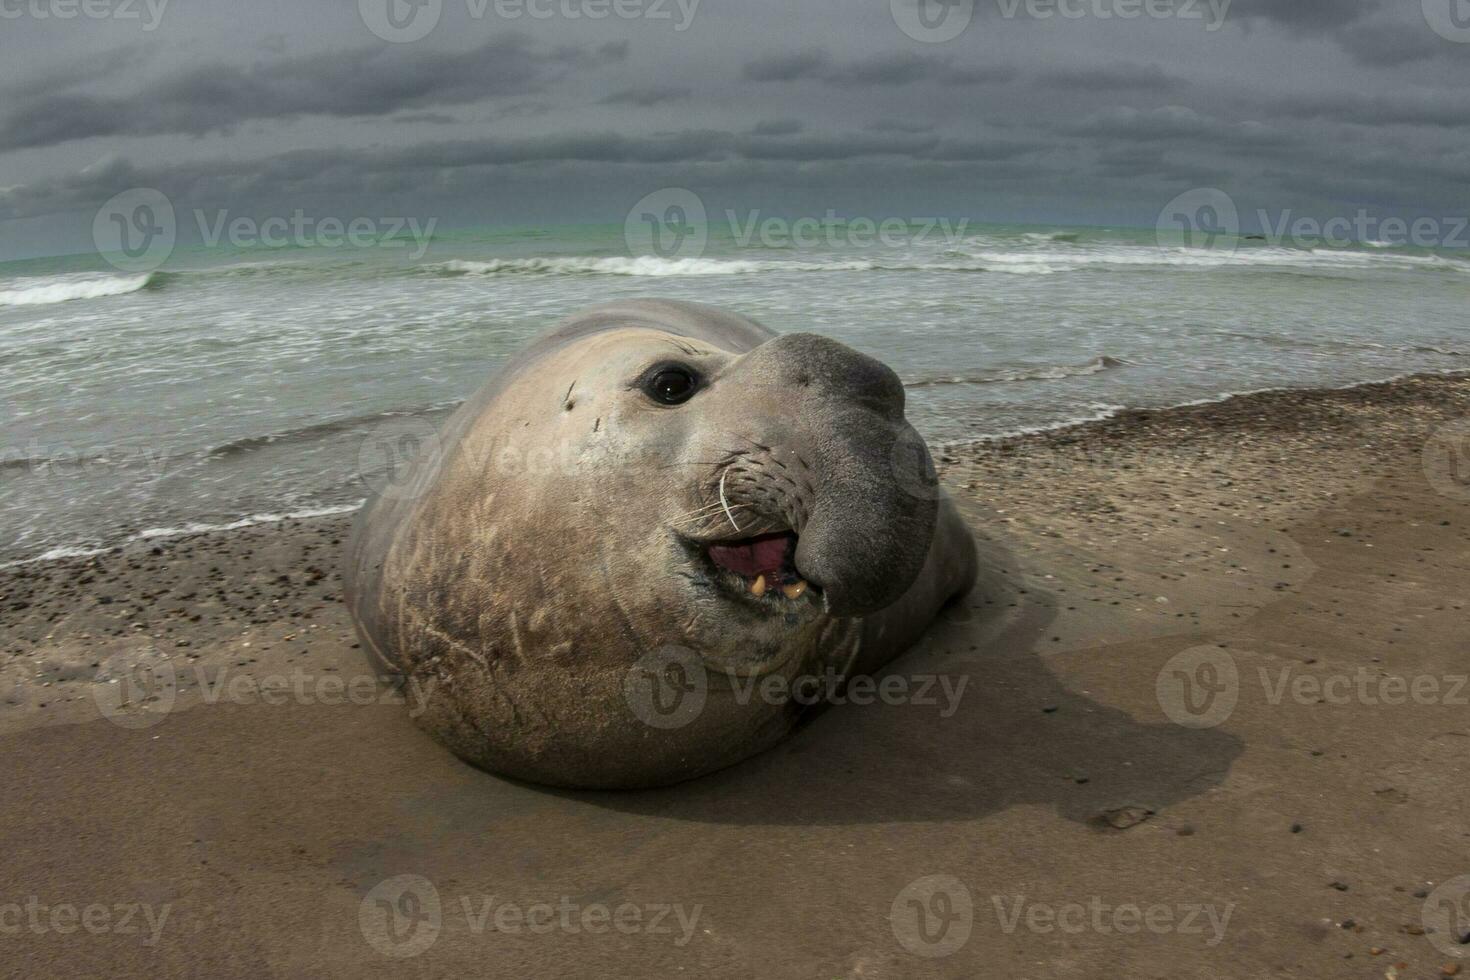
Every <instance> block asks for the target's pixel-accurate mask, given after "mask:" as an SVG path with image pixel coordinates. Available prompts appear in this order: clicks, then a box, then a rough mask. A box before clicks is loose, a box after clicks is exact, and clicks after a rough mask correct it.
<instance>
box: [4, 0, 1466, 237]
mask: <svg viewBox="0 0 1470 980" xmlns="http://www.w3.org/2000/svg"><path fill="white" fill-rule="evenodd" d="M161 2H162V0H151V5H150V4H149V2H148V0H0V76H3V83H4V84H3V91H4V93H5V97H4V99H3V100H0V219H3V220H0V233H3V234H0V258H7V257H16V256H21V255H28V254H29V255H34V254H44V253H47V252H54V251H63V250H76V249H79V248H81V247H82V243H83V242H85V241H86V240H88V238H89V235H90V232H89V229H90V227H91V222H92V218H93V216H94V214H95V211H96V209H97V207H98V206H99V205H101V204H102V203H103V202H104V201H106V200H107V199H109V198H110V197H111V196H112V195H114V194H117V193H119V192H121V191H124V190H127V189H129V188H133V187H153V188H158V189H159V190H161V191H163V192H164V193H165V194H166V195H168V196H169V198H170V199H172V200H173V201H174V203H175V204H176V206H177V207H179V208H181V209H185V210H187V209H192V208H203V209H206V210H210V211H217V210H221V209H224V210H228V211H229V212H231V213H239V214H250V215H254V216H257V217H264V216H269V215H276V214H281V215H289V214H291V213H292V212H293V211H295V210H297V209H303V210H305V211H306V212H308V213H309V214H315V215H333V216H337V217H340V218H343V219H350V218H352V217H354V216H358V215H363V216H369V217H388V216H409V215H413V216H417V217H419V218H420V219H427V218H430V217H437V218H438V219H439V223H440V225H441V227H445V226H450V227H452V226H456V225H468V224H506V225H521V224H528V223H529V224H557V223H577V222H622V220H623V218H624V216H625V215H626V214H627V211H628V209H629V208H630V207H631V206H632V205H633V203H634V202H636V201H637V200H638V199H639V198H641V197H642V196H643V195H645V194H648V193H649V192H651V191H654V190H657V189H659V188H663V187H670V186H683V187H689V188H692V189H694V190H695V191H697V192H698V193H699V194H700V195H701V197H703V198H704V199H705V201H706V202H707V203H708V205H709V207H710V208H711V209H712V210H715V211H722V210H723V209H725V208H735V209H753V208H761V209H763V210H765V211H766V212H769V213H775V212H779V213H782V214H785V215H788V216H797V215H803V214H816V215H821V214H823V213H825V212H826V211H827V210H828V209H833V210H835V211H837V212H838V213H840V214H845V215H852V216H855V215H866V216H871V217H874V218H882V217H886V216H928V215H953V216H961V215H964V216H969V217H972V218H973V219H975V220H994V221H1030V222H1039V223H1052V222H1055V223H1090V224H1110V223H1126V224H1135V225H1143V226H1150V225H1152V224H1153V223H1154V220H1155V217H1156V216H1157V214H1158V212H1159V209H1160V208H1161V207H1162V206H1163V205H1164V204H1165V202H1167V201H1168V200H1170V199H1171V198H1172V197H1174V196H1175V195H1176V194H1179V193H1180V192H1182V191H1185V190H1188V189H1191V188H1194V187H1202V186H1215V187H1220V188H1223V189H1225V190H1227V191H1228V192H1229V193H1230V194H1231V195H1232V196H1234V197H1235V198H1236V199H1237V200H1238V201H1239V202H1240V204H1241V207H1242V209H1243V211H1244V212H1245V213H1246V215H1247V216H1246V218H1245V220H1246V223H1247V225H1249V224H1251V223H1252V218H1250V217H1249V214H1250V213H1251V212H1253V210H1254V209H1255V208H1258V207H1259V208H1268V209H1273V210H1277V211H1279V210H1280V209H1284V208H1292V209H1294V210H1295V211H1296V212H1297V213H1309V214H1315V215H1319V216H1323V217H1327V216H1332V215H1338V214H1347V215H1351V214H1353V213H1355V212H1356V210H1357V209H1359V208H1368V209H1370V210H1373V211H1374V212H1376V213H1378V214H1380V215H1388V214H1395V215H1400V216H1405V217H1417V216H1421V215H1428V216H1433V217H1440V218H1445V217H1452V216H1457V215H1464V214H1466V213H1467V211H1470V142H1467V138H1466V137H1467V134H1470V98H1467V97H1466V93H1467V92H1470V16H1464V15H1470V9H1464V8H1470V3H1466V2H1465V0H1423V2H1422V3H1421V0H1234V2H1233V3H1230V4H1229V5H1228V7H1227V8H1226V9H1224V10H1221V5H1222V4H1223V3H1224V0H1214V6H1213V7H1211V6H1210V3H1209V0H1199V2H1198V3H1195V2H1194V0H1059V2H1060V3H1061V5H1062V6H1063V7H1065V8H1067V13H1069V14H1079V13H1080V16H1062V15H1061V12H1060V11H1057V12H1055V13H1053V15H1052V16H1050V17H1045V16H1034V15H1037V14H1044V13H1046V12H1048V11H1051V10H1052V9H1053V8H1052V7H1051V6H1049V5H1048V4H1047V2H1046V0H976V3H975V7H974V12H973V17H972V18H971V20H970V22H969V24H968V26H967V27H966V28H965V29H964V30H963V31H961V32H960V33H959V34H958V35H957V36H955V37H953V38H951V39H948V40H944V41H933V40H923V39H921V38H923V37H924V36H925V33H926V30H928V29H926V28H925V27H924V24H925V23H928V24H929V25H931V27H932V26H933V25H936V24H937V25H939V26H938V27H937V28H934V29H933V30H930V31H929V35H930V36H933V35H934V34H944V33H948V28H950V27H952V26H953V25H955V24H957V23H960V21H956V20H953V19H951V20H947V21H946V20H944V19H943V18H942V17H940V16H939V15H940V14H942V13H943V10H942V8H938V7H935V6H931V7H929V8H927V9H926V10H924V11H919V10H915V9H913V8H912V7H911V6H904V4H913V3H920V2H922V3H926V4H931V5H932V4H934V3H935V0H896V3H897V4H898V6H897V7H896V8H895V6H894V5H893V4H891V3H890V2H889V0H827V2H821V0H800V2H793V0H698V3H697V4H696V5H694V6H693V7H692V9H691V4H694V0H683V3H682V5H681V4H680V3H679V0H487V2H485V3H482V2H481V0H415V3H416V4H418V5H417V6H415V5H413V4H410V3H407V2H405V0H361V3H359V0H249V2H244V0H167V2H166V4H165V5H164V6H163V7H162V9H160V7H159V4H160V3H161ZM390 2H391V3H392V4H394V8H393V11H392V12H393V13H394V14H395V15H396V20H395V21H394V22H390V20H389V18H388V13H389V11H388V10H387V9H386V4H387V3H390ZM953 2H955V3H956V4H958V6H956V7H955V8H954V9H952V10H951V11H950V15H951V17H962V16H963V15H964V14H965V12H966V11H965V7H964V3H965V0H953ZM1051 2H1052V3H1055V2H1058V0H1051ZM522 3H524V4H528V5H530V6H532V7H535V8H537V9H536V13H538V14H549V15H550V16H531V15H530V13H529V12H528V11H525V9H524V8H523V7H522V6H521V4H522ZM375 4H376V6H375ZM614 4H617V5H618V6H617V7H614ZM1150 5H1151V7H1152V9H1151V10H1150V9H1148V8H1149V6H1150ZM1457 5H1458V6H1457ZM1139 8H1144V9H1143V11H1142V15H1141V16H1137V17H1132V18H1126V17H1124V16H1122V14H1125V13H1128V12H1130V11H1138V10H1139ZM619 11H620V12H621V14H622V16H620V15H619ZM72 12H74V13H75V16H73V17H71V18H68V19H63V18H61V17H59V16H57V15H59V14H65V13H72ZM517 12H520V13H521V16H519V17H515V16H511V15H513V14H515V13H517ZM601 12H607V13H608V16H606V17H603V18H601V19H593V18H592V17H591V16H589V15H592V14H596V13H601ZM568 13H573V14H580V15H581V16H576V17H572V16H568ZM640 13H641V16H634V17H630V16H627V15H628V14H640ZM921 13H927V14H930V15H933V16H930V18H929V19H928V20H927V21H922V20H920V18H919V14H921ZM42 14H44V15H45V16H40V15H42ZM1109 14H1111V15H1113V16H1106V15H1109ZM1161 14H1169V15H1168V16H1159V15H1161ZM1455 14H1458V15H1462V16H1460V19H1454V18H1453V17H1452V15H1455ZM101 15H105V16H101ZM1222 15H1223V16H1222ZM436 17H437V20H436V19H435V18H436ZM416 18H417V19H416ZM394 23H397V24H398V25H400V27H399V28H395V27H394V26H393V24H394ZM430 24H432V29H431V30H429V29H428V26H429V25H430ZM404 25H406V26H404ZM1461 25H1463V26H1461ZM904 26H907V27H908V28H909V31H908V32H907V33H906V32H905V30H904V29H903V27H904ZM374 27H376V28H377V33H375V32H374ZM425 30H426V31H427V33H425V34H424V36H423V37H420V38H418V39H417V40H410V41H390V40H384V39H383V38H382V37H380V36H379V34H388V35H393V34H394V33H395V31H397V32H398V36H400V37H401V36H405V35H412V34H415V33H422V32H423V31H425ZM911 35H919V37H915V36H911ZM1456 38H1460V40H1456Z"/></svg>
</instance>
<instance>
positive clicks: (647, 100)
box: [601, 85, 691, 108]
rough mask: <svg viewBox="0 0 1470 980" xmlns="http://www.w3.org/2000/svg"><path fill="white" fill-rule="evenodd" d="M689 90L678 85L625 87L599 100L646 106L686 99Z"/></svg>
mask: <svg viewBox="0 0 1470 980" xmlns="http://www.w3.org/2000/svg"><path fill="white" fill-rule="evenodd" d="M690 94H691V90H690V89H688V88H685V87H683V86H678V85H666V86H660V85H650V86H648V87H646V88H625V89H622V90H621V91H618V92H614V93H612V94H611V95H609V96H607V97H605V98H604V99H602V100H601V104H602V105H635V106H641V107H643V108H647V107H648V106H651V105H658V104H659V103H660V102H676V101H679V100H680V99H687V98H689V96H690Z"/></svg>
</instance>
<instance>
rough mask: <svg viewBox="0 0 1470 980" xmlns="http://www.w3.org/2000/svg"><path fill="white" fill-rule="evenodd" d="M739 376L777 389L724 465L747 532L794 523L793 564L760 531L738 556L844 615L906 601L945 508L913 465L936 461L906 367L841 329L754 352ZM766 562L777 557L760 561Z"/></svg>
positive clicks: (738, 380) (733, 379)
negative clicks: (916, 412) (921, 430)
mask: <svg viewBox="0 0 1470 980" xmlns="http://www.w3.org/2000/svg"><path fill="white" fill-rule="evenodd" d="M728 385H729V387H730V388H731V389H742V388H743V389H748V388H752V387H754V388H759V389H761V390H763V391H774V392H778V394H776V395H775V396H774V397H773V398H772V399H771V400H769V401H763V402H762V404H763V405H766V406H768V407H769V408H770V409H772V410H773V411H771V412H770V413H769V414H768V415H766V416H765V418H764V420H763V421H762V420H760V418H759V417H754V418H752V417H750V416H747V425H748V428H747V429H746V430H745V433H744V435H745V441H746V446H744V447H742V448H741V449H740V450H738V451H736V452H735V453H733V454H732V457H733V458H731V459H730V460H729V461H728V462H727V463H726V464H725V466H724V467H723V469H722V470H721V471H720V473H721V477H720V478H721V479H723V481H724V483H723V489H722V492H725V493H726V498H725V499H724V501H723V502H724V503H725V504H727V505H729V506H730V507H731V508H733V509H732V510H731V511H730V515H729V516H731V517H732V518H733V519H734V520H738V521H739V522H740V524H741V526H742V527H745V533H746V534H757V535H758V534H761V533H762V532H771V531H779V530H786V529H790V530H791V531H793V532H794V534H791V535H789V540H787V541H786V545H785V546H786V547H787V548H789V555H788V556H787V561H788V562H789V565H787V566H781V567H779V568H778V567H776V565H775V564H774V562H775V558H776V550H775V549H776V547H777V546H776V545H775V544H774V543H765V542H761V541H759V540H758V539H752V540H754V541H755V544H754V545H753V546H752V549H753V550H752V551H751V553H750V555H749V556H748V557H746V556H743V555H742V556H740V557H739V561H737V563H738V564H740V565H741V567H742V568H745V569H746V572H748V573H750V574H747V575H746V580H747V581H748V582H752V583H755V586H754V588H755V589H757V590H759V589H760V588H761V587H762V586H763V585H764V586H769V585H771V584H772V583H774V582H781V583H783V584H786V583H788V582H789V581H790V579H789V578H788V576H795V578H796V579H797V580H799V581H800V582H802V583H809V584H810V585H811V586H814V587H816V588H815V590H814V591H815V592H816V593H817V594H818V595H819V596H820V599H821V601H822V604H823V605H824V606H825V607H826V609H827V611H828V612H829V613H831V614H832V615H835V616H843V617H852V616H862V615H866V614H868V613H871V612H875V611H877V610H879V609H882V608H884V607H885V606H888V605H891V604H892V603H893V602H895V601H897V599H898V598H899V597H900V596H902V595H903V593H904V592H905V591H907V590H908V588H909V586H910V585H912V584H913V582H914V580H915V579H916V578H917V577H918V575H919V573H920V571H921V570H922V568H923V564H924V558H925V556H926V555H927V554H928V551H929V546H930V542H931V540H932V538H933V534H934V526H935V522H936V520H937V515H938V500H937V496H936V495H935V494H933V493H926V492H915V487H918V488H919V489H920V490H921V491H922V490H925V489H928V485H927V484H926V483H925V482H924V480H923V479H922V477H923V473H918V474H916V473H913V472H909V470H912V469H914V468H916V467H917V468H918V469H919V470H924V471H925V472H928V471H930V470H932V465H933V464H932V462H930V460H929V458H928V454H927V451H926V450H924V449H923V442H922V440H920V439H919V438H918V436H917V434H916V433H914V431H913V429H911V428H910V427H909V425H908V423H907V421H905V419H904V415H903V407H904V390H903V383H902V382H901V381H900V380H899V378H898V376H897V375H896V374H894V373H893V371H892V370H891V369H890V368H889V367H888V366H887V365H885V364H883V363H882V362H880V361H877V360H874V359H873V358H871V357H868V356H867V355H865V354H862V353H860V352H859V351H855V350H853V349H852V348H850V347H848V346H846V345H844V344H840V343H838V342H837V341H835V340H830V339H828V338H826V337H819V336H816V335H813V334H800V333H798V334H786V335H784V336H781V337H777V338H775V339H773V340H771V341H768V342H767V343H765V344H762V345H761V346H760V347H758V348H756V349H755V350H753V351H751V352H750V353H749V354H748V355H746V356H745V358H743V359H742V362H741V364H740V365H739V367H738V368H737V369H736V370H734V371H732V372H731V374H730V376H729V378H728ZM915 447H917V450H918V452H917V453H915V452H914V451H912V450H913V449H914V448H915ZM926 468H927V469H926ZM711 559H712V560H713V561H715V563H716V564H717V565H719V564H723V563H722V561H721V559H720V557H718V556H717V555H715V554H713V553H712V554H711ZM762 561H765V562H767V563H768V564H771V565H772V567H771V568H766V567H764V566H762V567H756V566H758V565H761V562H762ZM724 567H726V568H727V569H728V568H730V566H729V565H725V566H724ZM805 587H806V586H805V585H803V586H802V588H803V589H804V588H805ZM758 594H759V593H758ZM814 598H815V596H814Z"/></svg>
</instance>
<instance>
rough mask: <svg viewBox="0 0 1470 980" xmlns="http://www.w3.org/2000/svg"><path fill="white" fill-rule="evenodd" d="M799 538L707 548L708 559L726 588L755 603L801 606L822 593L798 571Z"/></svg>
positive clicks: (778, 536)
mask: <svg viewBox="0 0 1470 980" xmlns="http://www.w3.org/2000/svg"><path fill="white" fill-rule="evenodd" d="M796 541H797V538H796V535H795V534H794V533H793V532H791V531H778V532H776V533H774V534H761V535H757V536H755V537H752V538H738V539H734V540H729V541H715V542H711V543H709V544H706V545H704V553H705V557H707V558H708V559H709V562H710V564H711V565H713V566H714V567H715V570H716V572H717V573H719V574H718V575H717V576H716V577H717V578H718V579H720V580H722V584H724V585H726V586H727V587H729V588H732V589H734V590H735V591H738V592H742V593H744V594H746V595H749V596H751V597H753V598H755V599H761V600H765V601H767V602H772V603H782V602H783V601H790V602H798V601H801V600H802V599H804V598H805V597H807V596H815V595H820V593H821V590H820V589H819V588H817V587H816V586H814V585H812V584H811V583H810V582H808V581H807V580H806V579H804V578H802V577H801V575H800V573H798V572H797V570H796Z"/></svg>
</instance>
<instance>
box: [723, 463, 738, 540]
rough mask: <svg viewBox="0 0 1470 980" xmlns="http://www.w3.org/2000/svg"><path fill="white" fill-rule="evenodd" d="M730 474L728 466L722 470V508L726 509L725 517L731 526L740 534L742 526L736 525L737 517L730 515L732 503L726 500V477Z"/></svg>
mask: <svg viewBox="0 0 1470 980" xmlns="http://www.w3.org/2000/svg"><path fill="white" fill-rule="evenodd" d="M729 472H730V468H729V467H728V466H727V467H725V468H724V469H723V470H720V506H721V507H723V508H725V516H726V517H728V518H729V519H730V526H731V527H733V528H735V531H736V533H739V531H740V525H739V524H736V523H735V515H734V514H732V513H730V503H729V501H727V500H726V499H725V476H726V474H728V473H729Z"/></svg>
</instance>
